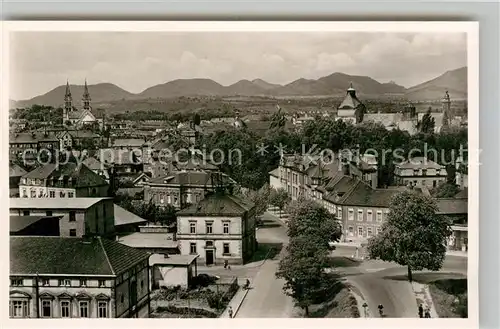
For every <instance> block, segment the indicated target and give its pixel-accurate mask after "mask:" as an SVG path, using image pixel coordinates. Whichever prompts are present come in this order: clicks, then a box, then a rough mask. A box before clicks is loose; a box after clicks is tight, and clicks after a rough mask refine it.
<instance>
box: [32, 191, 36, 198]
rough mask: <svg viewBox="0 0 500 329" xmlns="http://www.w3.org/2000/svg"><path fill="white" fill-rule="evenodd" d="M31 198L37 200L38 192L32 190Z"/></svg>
mask: <svg viewBox="0 0 500 329" xmlns="http://www.w3.org/2000/svg"><path fill="white" fill-rule="evenodd" d="M31 197H32V198H36V191H35V190H31Z"/></svg>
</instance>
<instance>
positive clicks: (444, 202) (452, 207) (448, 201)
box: [436, 198, 468, 215]
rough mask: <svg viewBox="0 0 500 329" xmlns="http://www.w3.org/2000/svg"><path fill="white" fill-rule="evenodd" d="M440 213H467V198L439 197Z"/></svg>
mask: <svg viewBox="0 0 500 329" xmlns="http://www.w3.org/2000/svg"><path fill="white" fill-rule="evenodd" d="M436 202H437V206H438V214H442V215H460V214H467V212H468V207H467V206H468V202H467V199H465V198H463V199H456V198H443V199H437V200H436Z"/></svg>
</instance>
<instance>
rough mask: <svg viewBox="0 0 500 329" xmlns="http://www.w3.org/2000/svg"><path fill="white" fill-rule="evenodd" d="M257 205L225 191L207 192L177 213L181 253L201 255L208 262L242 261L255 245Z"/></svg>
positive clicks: (202, 260)
mask: <svg viewBox="0 0 500 329" xmlns="http://www.w3.org/2000/svg"><path fill="white" fill-rule="evenodd" d="M255 229H256V221H255V207H254V205H253V204H249V203H247V202H245V201H243V200H241V199H239V198H237V197H235V196H232V195H227V194H223V193H217V192H216V193H214V194H210V195H207V197H206V198H205V199H203V200H202V201H200V202H199V203H197V204H194V205H192V206H190V207H187V208H185V209H183V210H180V211H179V212H177V241H178V242H179V249H180V252H181V255H196V254H199V255H200V262H204V263H206V264H207V265H211V264H222V263H224V262H225V261H227V262H228V263H230V264H231V263H234V264H242V263H244V262H245V261H247V260H248V259H250V258H251V256H252V254H253V253H254V251H255V248H256V240H255Z"/></svg>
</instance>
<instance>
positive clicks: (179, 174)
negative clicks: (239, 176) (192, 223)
mask: <svg viewBox="0 0 500 329" xmlns="http://www.w3.org/2000/svg"><path fill="white" fill-rule="evenodd" d="M232 184H234V181H233V180H232V179H230V178H229V176H227V175H225V174H222V173H211V172H205V171H187V170H184V171H175V172H172V173H170V174H168V175H166V176H163V177H159V178H153V179H151V180H150V181H149V182H145V183H144V201H146V202H153V203H154V204H155V205H157V206H167V205H172V206H174V207H176V208H178V209H182V208H184V207H186V206H188V205H190V204H197V203H198V202H200V201H201V200H203V199H204V198H205V195H206V194H207V193H208V192H210V191H213V190H214V189H215V188H217V187H220V188H228V187H229V186H231V185H232Z"/></svg>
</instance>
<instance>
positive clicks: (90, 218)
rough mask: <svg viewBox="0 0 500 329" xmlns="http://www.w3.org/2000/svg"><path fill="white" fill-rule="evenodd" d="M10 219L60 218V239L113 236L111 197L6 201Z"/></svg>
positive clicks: (14, 199) (16, 199) (12, 199)
mask: <svg viewBox="0 0 500 329" xmlns="http://www.w3.org/2000/svg"><path fill="white" fill-rule="evenodd" d="M10 215H12V216H61V217H62V218H61V219H60V220H59V232H60V235H61V236H62V237H85V236H94V235H98V236H106V237H114V236H115V223H114V221H115V219H114V205H113V200H112V199H111V198H73V199H67V200H64V202H61V200H58V199H25V198H11V199H10Z"/></svg>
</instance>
